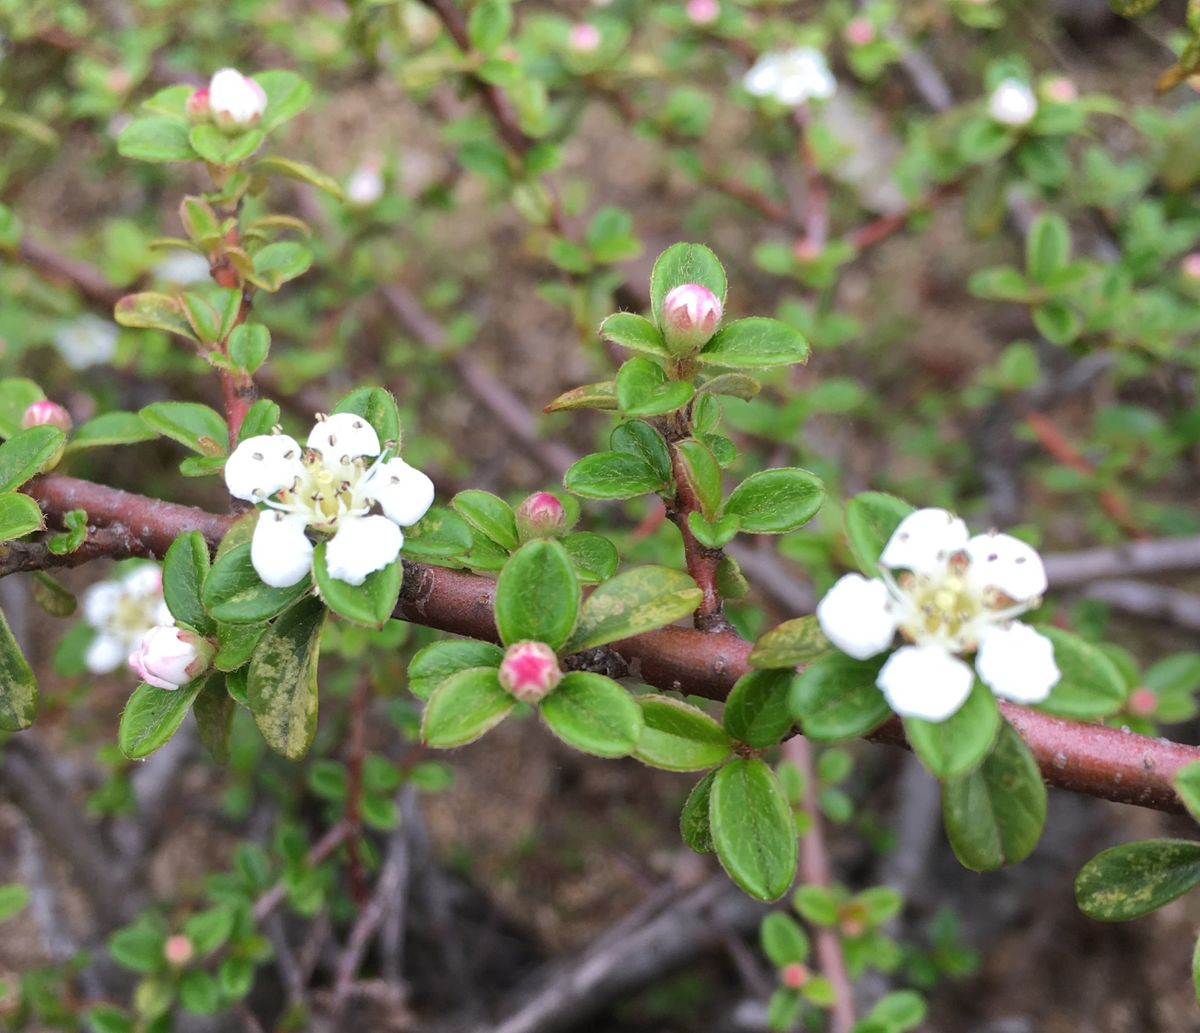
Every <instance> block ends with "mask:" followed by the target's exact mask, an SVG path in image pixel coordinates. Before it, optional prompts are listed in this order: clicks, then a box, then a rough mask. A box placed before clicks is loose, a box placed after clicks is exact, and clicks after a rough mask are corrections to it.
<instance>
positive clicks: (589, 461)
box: [563, 452, 667, 499]
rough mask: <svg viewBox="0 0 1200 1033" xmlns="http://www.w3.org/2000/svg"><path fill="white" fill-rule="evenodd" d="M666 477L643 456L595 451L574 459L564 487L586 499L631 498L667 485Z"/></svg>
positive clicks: (564, 479)
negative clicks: (576, 459)
mask: <svg viewBox="0 0 1200 1033" xmlns="http://www.w3.org/2000/svg"><path fill="white" fill-rule="evenodd" d="M666 483H667V482H666V478H664V477H662V476H661V475H660V474H659V473H658V472H657V471H655V469H654V468H653V467H652V466H651V465H650V464H649V463H647V462H646V460H645V459H642V458H641V457H640V456H635V455H630V454H629V453H627V452H594V453H592V454H591V455H587V456H584V457H583V458H582V459H580V460H579V461H578V462H576V463H573V464H572V465H571V468H570V469H569V470H567V472H566V475H565V476H564V477H563V487H565V488H566V489H567V491H569V492H571V493H572V494H574V495H581V496H583V497H584V498H586V499H631V498H634V497H636V496H638V495H646V494H649V493H651V492H655V491H659V490H661V489H663V488H665V487H666Z"/></svg>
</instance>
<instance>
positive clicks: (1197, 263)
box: [1179, 251, 1200, 284]
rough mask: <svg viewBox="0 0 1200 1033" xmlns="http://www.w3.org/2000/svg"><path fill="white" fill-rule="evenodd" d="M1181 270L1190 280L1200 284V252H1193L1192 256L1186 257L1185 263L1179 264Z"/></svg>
mask: <svg viewBox="0 0 1200 1033" xmlns="http://www.w3.org/2000/svg"><path fill="white" fill-rule="evenodd" d="M1179 268H1180V270H1181V271H1182V272H1183V275H1184V276H1186V277H1187V278H1188V279H1189V280H1191V281H1192V282H1193V283H1197V284H1200V251H1193V252H1192V253H1191V254H1190V255H1185V256H1184V259H1183V261H1182V262H1180V263H1179Z"/></svg>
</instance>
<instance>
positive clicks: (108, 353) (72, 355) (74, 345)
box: [54, 312, 120, 369]
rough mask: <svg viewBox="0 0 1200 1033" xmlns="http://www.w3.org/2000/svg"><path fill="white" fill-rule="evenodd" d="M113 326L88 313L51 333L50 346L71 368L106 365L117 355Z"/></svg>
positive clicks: (117, 331) (115, 327)
mask: <svg viewBox="0 0 1200 1033" xmlns="http://www.w3.org/2000/svg"><path fill="white" fill-rule="evenodd" d="M119 333H120V331H119V329H118V327H117V324H116V323H114V322H113V321H112V320H111V319H101V318H100V317H99V316H94V315H92V314H91V313H90V312H88V313H85V314H84V315H82V316H80V317H79V318H78V319H75V320H73V321H72V322H70V323H64V324H63V325H62V326H60V327H59V328H58V329H57V330H55V332H54V346H55V347H56V348H57V349H58V352H59V354H60V355H61V356H62V357H63V360H64V361H65V362H66V364H67V365H68V366H70V367H71V369H86V368H87V367H88V366H98V365H101V364H102V363H105V362H109V361H110V360H111V359H112V357H113V356H114V355H116V354H117V335H118V334H119Z"/></svg>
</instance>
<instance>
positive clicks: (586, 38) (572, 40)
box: [567, 22, 603, 54]
mask: <svg viewBox="0 0 1200 1033" xmlns="http://www.w3.org/2000/svg"><path fill="white" fill-rule="evenodd" d="M602 41H603V37H602V36H601V35H600V30H599V29H598V28H596V26H595V25H593V24H592V23H591V22H579V24H578V25H572V26H571V32H570V35H569V36H568V37H567V45H568V46H569V47H570V48H571V49H572V50H573V51H574V52H575V53H576V54H594V53H595V52H596V51H597V50H599V49H600V44H601V42H602Z"/></svg>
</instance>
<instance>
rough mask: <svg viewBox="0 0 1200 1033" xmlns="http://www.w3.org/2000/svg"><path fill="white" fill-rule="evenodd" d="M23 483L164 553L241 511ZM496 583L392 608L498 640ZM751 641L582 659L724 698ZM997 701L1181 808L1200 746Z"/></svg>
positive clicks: (624, 644) (652, 644)
mask: <svg viewBox="0 0 1200 1033" xmlns="http://www.w3.org/2000/svg"><path fill="white" fill-rule="evenodd" d="M25 490H26V491H28V493H29V494H30V495H32V496H33V497H34V498H36V499H37V500H38V501H39V503H40V504H41V506H42V508H43V509H44V510H45V511H46V512H47V514H48V515H49V516H50V517H51V518H52V519H53V518H55V517H61V515H62V514H63V513H65V512H66V511H67V510H70V509H78V508H82V509H86V510H87V512H88V516H89V519H90V520H91V522H92V523H94V524H96V525H98V526H101V527H103V526H105V525H107V524H113V523H121V524H123V525H124V526H126V527H127V528H129V530H130V531H131V532H132V534H133V535H134V541H135V543H136V545H137V547H138V549H139V550H140V551H139V552H138V553H137V554H138V555H155V556H161V555H162V554H163V553H164V552H166V550H167V548H168V546H169V545H170V544H171V542H172V541H173V540H174V539H175V538H176V537H177V536H178V535H180V534H183V533H184V532H186V531H193V530H198V531H200V532H201V533H202V534H203V535H204V537H205V539H206V541H208V543H209V545H210V546H212V547H214V548H215V547H216V545H217V543H218V542H219V541H220V539H221V536H222V535H223V534H224V532H225V531H226V530H227V529H228V528H229V526H230V524H231V523H232V522H233V520H234V519H236V518H235V517H233V516H227V515H219V514H215V513H206V512H204V511H203V510H199V509H195V508H193V507H191V506H180V505H176V504H174V503H170V502H161V501H158V500H156V499H149V498H145V497H143V496H139V495H131V494H129V493H127V492H123V491H117V490H116V489H113V488H107V487H104V486H103V485H98V484H91V483H89V482H87V481H80V480H76V479H74V478H71V477H63V476H59V475H51V476H48V477H41V478H38V479H37V480H35V481H33V482H31V483H30V484H28V485H26V487H25ZM1155 544H1161V543H1152V542H1144V543H1135V544H1134V545H1132V546H1129V548H1131V549H1145V548H1149V547H1151V546H1153V545H1155ZM494 590H495V582H494V581H492V580H490V579H488V578H485V577H480V576H479V575H476V574H470V573H466V572H464V571H460V570H450V569H448V568H445V567H429V566H425V565H424V564H421V563H409V562H405V564H404V588H403V590H402V591H401V595H400V601H399V603H398V604H397V606H396V614H395V615H396V616H397V617H398V618H400V619H402V620H407V621H411V622H413V623H415V624H423V625H426V626H427V627H431V628H438V629H440V630H442V631H449V632H453V633H454V634H458V635H466V636H469V637H471V638H479V639H488V640H492V641H495V639H496V622H495V617H494V614H493V608H492V602H493V595H494ZM751 648H752V646H751V643H749V642H747V641H745V640H744V639H742V638H740V637H738V636H737V635H736V634H733V633H732V632H725V633H721V634H708V633H705V632H700V631H695V630H692V629H690V628H680V627H670V628H662V629H660V630H658V631H652V632H648V633H647V634H644V635H637V636H635V637H634V638H629V639H624V640H622V641H620V642H615V643H613V644H612V646H609V647H606V648H604V649H600V650H594V651H592V652H591V653H589V654H586V655H584V656H582V657H580V658H579V660H580V661H581V662H582V663H583V665H585V666H593V665H594V666H596V667H599V668H603V669H604V670H607V671H609V672H611V673H612V674H614V675H615V676H617V677H626V676H627V677H633V678H637V679H639V680H640V681H643V682H646V683H648V684H650V685H654V686H656V687H658V688H660V689H665V690H668V691H675V692H686V693H691V694H695V695H698V696H706V697H708V698H710V699H723V698H724V697H725V696H726V695H727V694H728V692H729V690H730V689H731V688H732V687H733V684H734V682H736V681H737V679H738V678H740V677H741V676H742V675H743V674H745V673H746V672H747V671H749V670H750V666H749V663H748V658H749V655H750V650H751ZM1000 709H1001V711H1002V713H1003V714H1004V716H1005V717H1006V718H1007V719H1008V720H1009V721H1010V722H1011V723H1012V725H1013V727H1014V728H1016V730H1017V731H1018V732H1019V733H1020V734H1021V736H1022V738H1024V740H1025V742H1026V743H1027V744H1028V745H1029V747H1030V749H1031V750H1032V751H1033V755H1034V756H1035V757H1036V758H1037V762H1038V766H1039V767H1040V768H1041V770H1042V775H1043V777H1044V778H1045V779H1046V782H1047V783H1048V784H1049V785H1052V786H1057V787H1059V788H1062V789H1069V790H1071V791H1072V792H1077V793H1085V794H1087V795H1089V796H1096V797H1100V798H1101V799H1105V800H1114V801H1117V802H1120V803H1131V804H1137V805H1138V806H1141V807H1150V808H1153V809H1155V810H1161V811H1179V810H1181V809H1182V808H1181V805H1180V802H1179V799H1178V797H1177V796H1176V794H1175V790H1174V788H1173V786H1172V784H1171V779H1172V777H1173V776H1174V774H1175V772H1177V771H1178V770H1179V769H1180V768H1181V767H1183V766H1184V765H1185V764H1188V763H1191V762H1193V761H1200V747H1195V746H1185V745H1181V744H1179V743H1173V742H1169V741H1167V740H1164V739H1154V738H1150V737H1148V736H1142V735H1134V734H1132V733H1126V732H1124V731H1122V730H1120V729H1116V728H1108V727H1106V726H1104V725H1088V724H1080V723H1078V722H1075V721H1064V720H1062V719H1060V718H1056V717H1050V716H1049V715H1047V714H1042V713H1039V712H1038V711H1036V710H1027V709H1025V708H1024V707H1018V706H1015V705H1013V704H1010V703H1001V704H1000ZM869 738H871V739H873V740H875V741H877V742H887V743H893V744H896V745H904V735H903V730H902V728H901V725H900V723H899V721H890V722H888V723H886V724H884V725H883V726H882V727H881V728H879V729H877V730H876V731H875V732H873V733H872V734H871V735H870V736H869Z"/></svg>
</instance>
